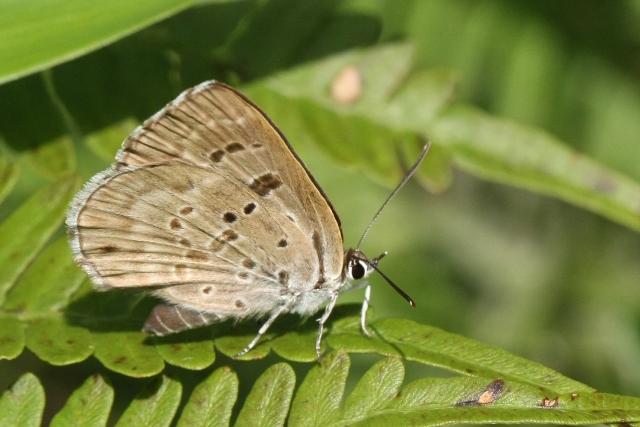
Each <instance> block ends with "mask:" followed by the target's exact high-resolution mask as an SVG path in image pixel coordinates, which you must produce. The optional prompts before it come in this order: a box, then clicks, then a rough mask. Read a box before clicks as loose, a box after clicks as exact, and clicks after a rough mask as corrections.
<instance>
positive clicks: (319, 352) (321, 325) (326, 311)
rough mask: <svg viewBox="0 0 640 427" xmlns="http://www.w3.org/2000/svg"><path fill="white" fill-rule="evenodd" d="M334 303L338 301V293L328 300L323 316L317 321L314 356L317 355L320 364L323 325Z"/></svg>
mask: <svg viewBox="0 0 640 427" xmlns="http://www.w3.org/2000/svg"><path fill="white" fill-rule="evenodd" d="M336 301H338V293H337V292H335V293H334V294H332V295H331V300H329V304H327V308H325V309H324V314H323V315H322V317H321V318H319V319H318V323H320V328H319V330H318V338H316V354H317V355H318V362H322V349H321V346H320V344H321V342H322V332H323V331H324V324H325V322H326V321H327V319H328V318H329V316H330V315H331V312H332V311H333V307H334V306H335V305H336Z"/></svg>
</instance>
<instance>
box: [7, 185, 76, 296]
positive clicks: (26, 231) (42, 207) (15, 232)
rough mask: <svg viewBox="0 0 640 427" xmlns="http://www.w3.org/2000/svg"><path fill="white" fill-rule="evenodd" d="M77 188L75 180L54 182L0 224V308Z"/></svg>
mask: <svg viewBox="0 0 640 427" xmlns="http://www.w3.org/2000/svg"><path fill="white" fill-rule="evenodd" d="M79 185H80V182H79V178H78V177H73V178H67V179H64V180H62V181H58V182H55V183H53V184H51V185H49V186H47V187H45V188H43V189H41V190H40V191H38V192H37V193H36V194H34V195H33V196H31V198H30V199H29V200H28V201H27V202H25V203H24V204H23V205H22V206H21V207H20V208H18V209H17V210H16V211H15V212H14V213H13V214H12V215H11V216H10V217H9V218H8V219H7V220H5V221H4V222H3V223H2V224H0V236H2V238H3V244H2V245H1V246H0V306H1V305H2V304H3V303H4V300H5V295H6V293H7V291H8V290H9V288H10V287H11V286H13V284H14V283H15V281H16V279H17V278H18V276H19V275H20V274H21V273H22V272H23V271H24V269H25V268H26V266H27V265H28V264H29V263H30V262H31V261H32V260H33V259H34V258H35V257H36V256H37V255H38V253H39V252H40V250H41V249H42V248H43V247H44V245H45V244H46V243H47V242H48V241H49V239H50V238H51V236H52V234H53V233H54V232H55V231H56V230H57V229H58V228H59V227H60V225H61V224H62V221H63V219H64V217H65V214H66V211H67V206H68V203H69V201H70V200H71V198H72V197H73V195H74V194H75V193H76V191H77V190H78V187H79ZM27 218H28V220H27Z"/></svg>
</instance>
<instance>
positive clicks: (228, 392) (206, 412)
mask: <svg viewBox="0 0 640 427" xmlns="http://www.w3.org/2000/svg"><path fill="white" fill-rule="evenodd" d="M237 397H238V376H237V375H236V373H235V372H233V371H232V370H231V368H229V367H226V366H223V367H222V368H219V369H216V370H215V371H213V373H212V374H211V375H209V377H208V378H206V379H205V380H204V381H202V382H201V383H200V384H198V386H197V387H196V388H195V389H194V390H193V393H191V397H190V398H189V401H188V402H187V404H186V406H185V408H184V410H183V411H182V416H181V417H180V421H179V422H178V427H200V426H202V427H224V426H228V425H229V420H230V419H231V410H232V409H233V404H234V403H235V402H236V399H237Z"/></svg>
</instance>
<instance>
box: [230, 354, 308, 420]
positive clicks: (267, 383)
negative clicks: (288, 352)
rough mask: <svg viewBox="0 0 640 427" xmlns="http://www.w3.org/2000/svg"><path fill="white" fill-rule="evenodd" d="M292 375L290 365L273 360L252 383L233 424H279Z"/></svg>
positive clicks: (288, 400)
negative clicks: (275, 362)
mask: <svg viewBox="0 0 640 427" xmlns="http://www.w3.org/2000/svg"><path fill="white" fill-rule="evenodd" d="M295 385H296V375H295V373H294V372H293V369H292V368H291V366H289V365H287V364H286V363H277V364H275V365H273V366H271V367H270V368H269V369H267V370H266V371H265V372H264V373H263V374H262V375H261V376H260V378H258V380H257V381H256V382H255V384H254V385H253V388H252V389H251V393H249V396H248V397H247V400H246V401H245V403H244V406H243V407H242V410H241V411H240V415H238V420H237V421H236V426H283V425H284V421H285V419H286V418H287V412H288V411H289V404H290V403H291V396H292V395H293V387H294V386H295Z"/></svg>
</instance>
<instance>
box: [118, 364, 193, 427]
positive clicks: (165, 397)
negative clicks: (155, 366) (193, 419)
mask: <svg viewBox="0 0 640 427" xmlns="http://www.w3.org/2000/svg"><path fill="white" fill-rule="evenodd" d="M181 396H182V385H181V384H180V382H178V381H177V380H175V379H172V378H170V377H167V376H166V375H161V376H159V377H157V378H155V379H153V380H152V381H151V383H149V384H148V385H147V386H146V387H145V388H144V389H143V390H142V391H141V392H140V393H139V394H138V395H137V396H136V398H135V399H134V400H133V402H132V403H131V405H129V407H128V408H127V410H126V411H125V412H124V414H122V417H120V419H119V420H118V423H117V424H116V426H118V427H129V426H136V427H163V426H169V425H170V424H171V421H172V420H173V417H174V416H175V413H176V410H177V409H178V405H179V404H180V397H181Z"/></svg>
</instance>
